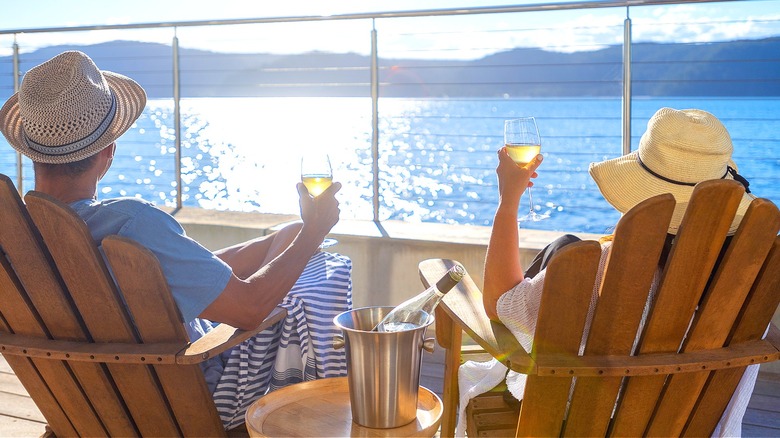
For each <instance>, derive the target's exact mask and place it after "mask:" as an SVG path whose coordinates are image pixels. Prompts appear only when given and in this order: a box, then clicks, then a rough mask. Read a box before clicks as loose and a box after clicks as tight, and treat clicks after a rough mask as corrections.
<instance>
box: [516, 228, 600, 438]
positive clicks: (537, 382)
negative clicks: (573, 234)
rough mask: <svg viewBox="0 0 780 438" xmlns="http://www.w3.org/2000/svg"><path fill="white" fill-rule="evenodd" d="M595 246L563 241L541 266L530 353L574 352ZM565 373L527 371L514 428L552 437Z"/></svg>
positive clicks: (559, 419)
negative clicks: (544, 267) (542, 273)
mask: <svg viewBox="0 0 780 438" xmlns="http://www.w3.org/2000/svg"><path fill="white" fill-rule="evenodd" d="M600 258H601V247H600V246H599V244H598V243H597V242H593V241H584V242H577V243H573V244H571V245H567V246H566V247H564V248H563V249H561V250H560V251H559V252H558V253H557V254H555V255H554V256H553V257H552V259H551V260H550V263H549V265H548V266H547V276H546V277H545V282H544V290H543V293H542V300H541V304H540V306H539V317H538V319H537V325H536V333H535V334H534V341H533V351H532V353H531V355H532V357H543V356H544V355H545V354H567V353H568V354H572V355H577V354H578V353H579V349H580V344H581V342H582V334H583V328H584V326H585V320H586V317H587V314H588V307H589V305H590V302H591V298H592V297H593V285H594V284H595V281H596V274H597V272H598V266H599V260H600ZM571 382H572V379H571V377H569V378H564V377H539V376H528V379H527V381H526V389H525V395H524V397H523V404H522V407H521V409H520V420H519V421H518V426H517V432H518V435H522V436H558V435H559V434H560V431H561V427H562V425H563V417H564V413H565V410H566V405H567V402H568V398H569V391H570V389H571Z"/></svg>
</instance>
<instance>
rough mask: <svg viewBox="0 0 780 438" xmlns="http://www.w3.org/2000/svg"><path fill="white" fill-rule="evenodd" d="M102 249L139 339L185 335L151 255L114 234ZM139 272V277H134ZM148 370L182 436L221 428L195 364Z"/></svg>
mask: <svg viewBox="0 0 780 438" xmlns="http://www.w3.org/2000/svg"><path fill="white" fill-rule="evenodd" d="M103 251H104V252H105V253H106V257H107V258H108V260H109V263H110V264H111V266H112V271H113V273H114V277H115V278H116V281H117V284H118V285H119V288H120V289H121V291H122V294H123V296H124V298H125V301H126V303H127V306H128V308H129V310H130V313H131V315H132V317H133V320H134V321H135V323H136V327H137V328H138V332H139V335H140V337H141V341H142V342H144V343H153V342H172V341H181V340H182V339H187V332H186V331H185V330H184V326H183V325H182V324H181V322H180V321H181V320H182V317H181V314H180V313H179V309H178V307H176V302H175V301H174V300H173V295H171V293H170V292H169V290H168V283H167V282H166V280H165V276H164V274H163V272H162V269H161V268H160V265H159V264H158V263H157V259H156V258H155V256H154V255H153V254H152V253H151V252H150V251H149V250H147V249H146V248H144V247H143V246H141V245H139V244H138V243H136V242H134V241H132V240H130V239H124V238H121V237H117V236H109V237H106V238H105V239H103ZM139 272H143V273H144V275H138V273H139ZM153 368H154V371H155V373H156V374H157V378H158V379H159V381H160V384H161V386H162V388H163V390H164V392H165V395H166V397H167V399H168V400H169V401H170V404H171V409H172V410H173V413H174V417H175V418H178V419H183V420H184V421H179V423H178V424H179V427H180V428H181V430H182V432H183V433H184V435H185V436H199V435H204V434H206V433H207V432H208V431H212V432H211V433H212V434H219V433H220V432H221V431H222V430H223V426H222V421H221V420H220V418H219V416H218V415H217V412H216V410H215V408H214V403H213V402H212V399H211V393H210V392H209V389H208V387H207V386H206V382H205V380H204V379H203V374H202V372H201V370H200V366H199V365H197V364H193V365H178V366H170V365H157V366H154V367H153Z"/></svg>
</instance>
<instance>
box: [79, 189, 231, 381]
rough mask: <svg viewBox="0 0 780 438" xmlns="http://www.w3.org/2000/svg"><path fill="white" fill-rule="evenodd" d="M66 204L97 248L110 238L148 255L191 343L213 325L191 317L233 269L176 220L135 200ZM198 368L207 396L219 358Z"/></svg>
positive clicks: (218, 374)
mask: <svg viewBox="0 0 780 438" xmlns="http://www.w3.org/2000/svg"><path fill="white" fill-rule="evenodd" d="M70 206H71V208H73V209H74V210H75V211H76V213H77V214H78V215H79V216H80V217H81V218H82V219H83V220H84V222H86V223H87V227H88V228H89V231H90V233H91V234H92V238H93V239H95V241H96V242H97V243H98V245H99V244H100V242H102V241H103V238H104V237H106V236H110V235H113V234H116V235H119V236H122V237H127V238H129V239H132V240H134V241H136V242H138V243H139V244H141V245H142V246H144V247H146V248H147V249H149V250H150V251H152V253H154V255H155V256H156V257H157V260H158V261H159V262H160V267H161V269H162V271H163V274H164V275H165V279H166V280H167V282H168V287H169V288H170V290H171V294H172V295H173V299H174V300H175V301H176V305H177V306H178V307H179V311H180V312H181V314H182V317H183V318H184V322H185V323H186V324H185V328H186V329H187V334H188V335H189V338H190V340H191V341H193V342H194V341H196V340H197V339H199V338H201V337H202V336H203V335H205V334H206V333H208V332H209V331H210V330H211V329H212V328H213V327H214V326H215V324H214V323H212V322H211V321H207V320H203V319H200V318H197V316H198V315H200V313H201V312H203V310H204V309H206V307H208V306H209V304H211V302H212V301H214V300H215V299H216V298H217V296H219V294H220V293H222V290H223V289H225V286H226V285H227V283H228V280H230V277H231V275H232V272H233V271H232V269H231V268H230V266H228V265H227V264H226V263H225V262H223V261H222V260H221V259H220V258H219V257H217V256H215V255H214V254H213V253H212V252H211V251H209V250H208V249H206V248H204V247H203V246H202V245H201V244H199V243H198V242H196V241H194V240H192V239H190V238H189V237H187V235H186V233H185V232H184V229H183V228H182V226H181V224H179V222H178V221H176V219H174V218H173V217H172V216H171V215H169V214H168V213H165V212H164V211H162V210H160V209H158V208H156V207H155V206H154V205H152V204H151V203H149V202H146V201H144V200H141V199H138V198H116V199H107V200H105V201H97V200H94V199H82V200H80V201H76V202H74V203H72V204H70ZM228 351H230V350H228ZM200 365H201V369H202V370H203V374H204V377H205V379H206V384H207V385H208V387H209V390H210V391H211V392H212V393H213V392H214V388H216V386H217V382H219V379H220V377H221V376H222V371H223V369H224V359H223V357H222V356H221V355H217V356H215V357H212V358H209V360H206V361H204V362H202V363H201V364H200Z"/></svg>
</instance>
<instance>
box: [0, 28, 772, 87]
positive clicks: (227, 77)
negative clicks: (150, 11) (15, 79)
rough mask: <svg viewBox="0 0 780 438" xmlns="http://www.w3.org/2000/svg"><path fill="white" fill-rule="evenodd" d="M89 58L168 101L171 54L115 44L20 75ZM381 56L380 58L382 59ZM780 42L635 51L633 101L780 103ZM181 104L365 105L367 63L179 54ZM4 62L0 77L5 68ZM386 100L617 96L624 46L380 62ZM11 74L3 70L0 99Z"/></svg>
mask: <svg viewBox="0 0 780 438" xmlns="http://www.w3.org/2000/svg"><path fill="white" fill-rule="evenodd" d="M69 49H78V50H82V51H84V52H86V53H88V54H89V55H90V56H91V57H92V58H93V59H95V62H96V63H97V64H98V65H99V66H100V67H101V68H103V69H106V70H111V71H115V72H119V73H123V74H125V75H127V76H130V77H132V78H134V79H136V80H137V81H138V82H140V83H141V84H142V85H143V86H144V88H145V89H146V90H147V92H148V93H149V95H150V97H152V98H155V97H168V96H171V95H172V89H173V73H172V58H171V53H172V49H171V47H170V46H167V45H164V44H155V43H141V42H133V41H113V42H109V43H102V44H95V45H90V46H78V47H76V46H52V47H46V48H42V49H39V50H37V51H35V52H32V53H28V54H22V55H21V68H20V69H21V71H22V72H25V71H27V70H28V69H29V68H31V67H32V66H34V65H36V64H39V63H41V62H43V61H45V60H46V59H49V58H50V57H52V56H54V55H56V54H57V53H59V52H62V51H63V50H69ZM380 54H381V52H380ZM778 54H780V38H768V39H762V40H751V41H733V42H725V43H707V44H655V43H640V44H634V45H633V55H632V58H633V71H632V76H633V89H632V90H633V94H634V96H650V97H662V96H692V97H693V96H780V56H778ZM180 60H181V62H180V69H181V84H180V86H181V88H180V90H181V95H182V96H184V97H210V96H369V95H370V85H369V84H370V71H369V66H370V59H369V58H368V57H367V56H363V55H357V54H352V53H347V54H337V53H323V52H312V53H307V54H302V55H270V54H263V53H258V54H248V55H247V54H228V53H215V52H209V51H204V50H197V49H188V48H180ZM10 61H11V60H10V57H5V58H3V57H0V68H9V69H10V65H11V62H10ZM379 65H380V84H381V85H380V95H381V96H385V97H423V96H428V97H446V96H449V97H501V96H511V97H519V96H549V97H566V96H620V95H621V93H622V47H620V46H611V47H608V48H605V49H602V50H596V51H590V52H576V53H557V52H547V51H544V50H539V49H525V48H519V49H514V50H510V51H506V52H501V53H497V54H494V55H490V56H487V57H484V58H481V59H478V60H474V61H441V60H409V59H383V58H381V57H380V60H379ZM10 80H11V74H10V72H9V73H4V72H2V71H0V95H2V96H3V97H4V98H5V97H7V95H8V94H10V92H11V90H12V87H11V85H10Z"/></svg>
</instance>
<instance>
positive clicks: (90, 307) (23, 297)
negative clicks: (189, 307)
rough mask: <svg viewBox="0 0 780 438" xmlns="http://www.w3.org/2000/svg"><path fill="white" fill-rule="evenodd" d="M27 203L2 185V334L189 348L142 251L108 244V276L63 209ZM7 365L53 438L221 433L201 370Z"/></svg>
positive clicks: (36, 199) (36, 200) (2, 181)
mask: <svg viewBox="0 0 780 438" xmlns="http://www.w3.org/2000/svg"><path fill="white" fill-rule="evenodd" d="M25 201H26V207H25V203H23V202H22V200H21V199H20V197H19V196H18V193H17V192H16V190H15V188H14V186H13V183H12V182H11V181H10V179H8V178H7V177H6V176H4V175H0V205H2V206H3V207H2V208H0V248H2V251H3V253H5V258H3V259H2V262H3V267H4V269H3V270H2V271H1V272H2V273H0V282H2V284H0V290H2V292H0V293H2V295H0V326H2V327H0V328H1V329H3V331H5V332H7V333H15V334H20V335H31V336H38V337H41V338H43V339H57V340H67V341H86V342H119V343H131V344H132V343H138V344H140V343H156V342H161V343H171V342H175V343H181V344H183V345H185V344H186V343H187V342H188V338H187V333H186V331H185V330H184V326H183V324H182V319H181V316H180V314H179V311H178V308H177V307H176V305H175V303H174V302H173V299H172V296H171V294H170V291H169V290H168V286H167V282H166V281H165V278H164V276H163V275H162V271H161V270H160V268H159V264H158V263H157V260H156V258H155V257H154V256H153V255H152V254H151V253H150V252H149V251H148V250H146V249H145V248H143V247H141V246H140V245H138V244H136V243H135V242H132V241H129V240H127V239H123V238H118V237H109V238H106V239H105V240H104V241H103V245H102V246H103V250H104V252H105V254H106V258H107V259H108V261H109V262H110V267H111V270H110V271H109V267H108V266H107V265H106V264H105V262H104V259H103V257H102V255H101V253H100V251H99V249H98V247H97V245H96V244H95V242H94V241H93V240H92V236H91V235H90V233H89V230H88V229H87V227H86V224H85V223H84V222H83V221H82V220H81V218H79V217H78V216H77V215H76V214H75V212H73V211H72V210H71V209H70V208H69V207H68V206H67V205H64V204H62V203H60V202H58V201H56V200H54V199H52V198H50V197H48V196H46V195H44V194H41V193H36V192H30V193H28V194H27V196H26V197H25ZM111 273H113V276H114V277H112V275H111ZM114 278H115V279H116V283H115V282H114ZM7 360H8V362H9V364H10V365H11V366H12V368H13V369H14V371H15V373H16V374H17V376H18V377H19V378H20V380H21V381H22V383H23V384H24V385H25V387H27V389H28V392H30V394H31V396H32V397H33V399H34V400H36V403H37V404H38V406H39V407H40V408H41V410H42V413H43V414H44V416H45V417H46V419H47V421H48V422H49V424H50V426H51V427H52V429H53V430H54V432H55V433H56V434H62V435H76V434H79V435H90V436H104V435H122V436H137V435H148V436H162V435H165V436H171V435H177V436H178V435H204V434H211V435H220V434H224V433H225V432H224V429H223V427H222V423H221V421H220V419H219V417H218V415H217V413H216V408H215V407H214V404H213V402H212V401H211V394H210V393H209V391H208V388H207V387H206V384H205V381H204V378H203V374H202V372H201V371H200V369H199V367H198V365H186V366H171V365H155V364H153V363H152V364H148V365H144V364H137V365H136V364H127V363H106V364H101V363H90V362H83V361H81V362H68V361H60V360H46V359H40V358H25V357H21V356H10V355H9V356H7Z"/></svg>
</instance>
